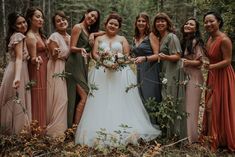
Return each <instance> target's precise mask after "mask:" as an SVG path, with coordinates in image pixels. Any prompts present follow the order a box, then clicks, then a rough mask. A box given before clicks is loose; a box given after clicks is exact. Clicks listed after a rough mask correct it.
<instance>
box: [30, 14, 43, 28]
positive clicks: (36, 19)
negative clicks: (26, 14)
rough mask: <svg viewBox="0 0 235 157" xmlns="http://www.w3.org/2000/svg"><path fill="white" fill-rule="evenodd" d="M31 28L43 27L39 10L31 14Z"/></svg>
mask: <svg viewBox="0 0 235 157" xmlns="http://www.w3.org/2000/svg"><path fill="white" fill-rule="evenodd" d="M31 20H32V22H31V24H32V26H35V27H38V28H42V27H43V23H44V19H43V15H42V12H41V11H39V10H36V11H35V12H34V14H33V17H32V19H31Z"/></svg>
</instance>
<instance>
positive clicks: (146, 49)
mask: <svg viewBox="0 0 235 157" xmlns="http://www.w3.org/2000/svg"><path fill="white" fill-rule="evenodd" d="M132 53H134V54H135V55H136V56H146V55H152V54H153V50H152V47H151V44H150V39H149V36H146V37H145V38H144V40H143V41H142V42H141V43H140V44H139V45H138V46H137V45H136V44H135V43H134V42H133V45H132Z"/></svg>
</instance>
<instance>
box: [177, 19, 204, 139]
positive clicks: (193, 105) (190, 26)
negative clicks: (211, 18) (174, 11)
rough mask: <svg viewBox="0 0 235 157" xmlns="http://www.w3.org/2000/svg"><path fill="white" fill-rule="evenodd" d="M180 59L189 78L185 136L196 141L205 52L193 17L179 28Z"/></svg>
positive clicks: (186, 94) (186, 96)
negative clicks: (180, 37)
mask: <svg viewBox="0 0 235 157" xmlns="http://www.w3.org/2000/svg"><path fill="white" fill-rule="evenodd" d="M181 32H182V34H183V39H182V43H181V45H182V49H183V53H182V61H183V68H184V72H185V74H186V75H187V78H188V79H189V81H188V83H187V85H186V92H185V106H186V112H187V113H188V114H189V115H188V117H187V136H188V140H189V143H193V142H197V141H198V114H199V105H200V100H201V92H202V91H201V89H200V87H199V86H198V84H199V85H202V83H203V77H202V72H201V70H200V66H201V64H202V57H203V54H204V52H205V48H204V43H203V41H202V38H201V33H200V30H199V22H198V21H196V19H195V18H189V19H188V20H187V21H186V22H185V23H184V25H183V26H182V28H181Z"/></svg>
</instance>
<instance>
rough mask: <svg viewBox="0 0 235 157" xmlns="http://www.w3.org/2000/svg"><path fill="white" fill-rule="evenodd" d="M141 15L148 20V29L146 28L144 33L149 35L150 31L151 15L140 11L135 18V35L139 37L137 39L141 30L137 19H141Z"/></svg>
mask: <svg viewBox="0 0 235 157" xmlns="http://www.w3.org/2000/svg"><path fill="white" fill-rule="evenodd" d="M140 17H142V18H144V19H145V21H146V23H147V26H146V29H145V31H144V35H149V33H150V24H149V21H150V20H149V16H148V14H147V13H145V12H142V13H140V14H139V15H137V16H136V18H135V35H134V37H135V38H137V39H138V38H140V31H139V29H138V28H137V27H136V24H137V21H138V19H139V18H140Z"/></svg>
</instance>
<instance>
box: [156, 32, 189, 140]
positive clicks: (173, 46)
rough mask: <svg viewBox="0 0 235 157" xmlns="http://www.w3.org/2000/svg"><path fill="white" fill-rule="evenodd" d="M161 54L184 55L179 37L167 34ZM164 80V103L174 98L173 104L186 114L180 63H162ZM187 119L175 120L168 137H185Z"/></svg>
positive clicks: (162, 42) (161, 45)
mask: <svg viewBox="0 0 235 157" xmlns="http://www.w3.org/2000/svg"><path fill="white" fill-rule="evenodd" d="M160 52H161V53H164V54H166V55H173V54H176V53H182V50H181V45H180V42H179V39H178V38H177V36H176V35H175V34H173V33H169V34H167V35H166V36H165V37H163V38H162V39H161V42H160ZM160 76H161V78H162V80H163V79H165V80H167V82H165V83H164V81H163V86H162V98H163V101H164V100H165V99H167V97H168V96H171V97H172V102H173V103H174V105H177V107H176V108H177V109H176V110H177V112H180V113H182V112H184V111H185V106H184V102H183V98H184V95H185V94H184V93H185V89H184V88H185V86H184V85H180V82H182V81H183V80H184V72H183V69H181V67H180V61H177V62H170V61H162V68H161V74H160ZM185 125H186V119H184V118H183V119H182V120H177V119H175V120H174V124H172V126H170V127H171V128H170V129H169V130H168V133H167V134H168V136H172V135H175V134H176V135H180V136H181V137H184V136H185V134H186V133H185V130H186V126H185Z"/></svg>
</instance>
